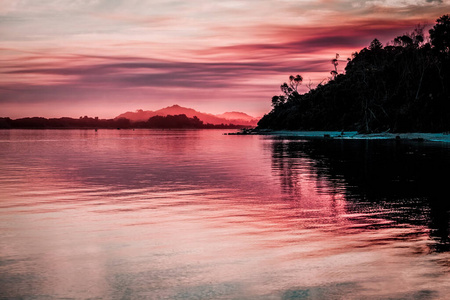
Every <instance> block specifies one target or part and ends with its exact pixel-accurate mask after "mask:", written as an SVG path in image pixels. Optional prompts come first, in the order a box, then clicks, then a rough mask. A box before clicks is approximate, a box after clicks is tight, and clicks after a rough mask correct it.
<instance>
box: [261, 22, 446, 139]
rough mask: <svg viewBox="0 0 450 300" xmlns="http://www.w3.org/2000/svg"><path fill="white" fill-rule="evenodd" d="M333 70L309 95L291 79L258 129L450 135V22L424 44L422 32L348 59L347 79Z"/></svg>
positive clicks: (438, 26) (431, 32) (419, 29)
mask: <svg viewBox="0 0 450 300" xmlns="http://www.w3.org/2000/svg"><path fill="white" fill-rule="evenodd" d="M332 64H333V66H334V70H333V71H331V78H330V80H329V81H328V82H327V83H325V84H319V85H318V86H317V87H316V88H315V89H311V90H310V91H309V92H307V93H305V94H300V93H299V92H298V90H297V88H298V86H299V85H300V84H301V83H302V81H303V78H302V76H300V75H297V76H290V78H289V82H288V83H284V84H283V85H281V91H282V94H281V95H278V96H274V97H273V98H272V106H273V109H272V111H271V112H270V113H268V114H266V115H265V116H264V117H263V118H262V119H261V120H260V121H259V123H258V128H259V129H273V130H282V129H285V130H338V131H341V130H344V131H358V132H361V133H372V132H385V131H389V132H446V131H450V17H449V16H448V15H444V16H442V17H440V18H439V19H437V22H436V24H435V25H434V27H433V28H432V29H430V30H429V41H427V40H426V39H425V35H424V33H423V27H420V26H418V27H417V28H416V29H415V30H414V31H413V32H411V33H408V34H404V35H402V36H398V37H396V38H395V39H394V40H393V41H392V44H391V45H387V46H383V45H382V44H381V43H380V42H379V41H378V40H377V39H374V40H373V41H372V42H371V43H370V45H369V47H367V48H364V49H362V50H361V51H360V52H355V53H354V54H353V55H352V58H349V59H348V62H347V66H346V68H345V73H344V74H338V72H337V68H336V67H337V65H338V55H336V58H335V59H333V60H332Z"/></svg>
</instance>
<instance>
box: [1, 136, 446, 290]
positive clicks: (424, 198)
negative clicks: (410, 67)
mask: <svg viewBox="0 0 450 300" xmlns="http://www.w3.org/2000/svg"><path fill="white" fill-rule="evenodd" d="M225 132H226V131H225ZM223 133H224V131H220V130H135V131H133V130H99V131H98V132H95V131H93V130H92V131H91V130H3V131H0V295H1V296H3V297H5V298H25V299H58V298H65V299H66V298H69V299H70V298H75V299H83V298H100V299H143V298H148V299H185V298H187V299H361V298H366V299H444V298H445V297H447V295H449V294H450V284H449V282H450V254H449V253H450V252H449V250H450V247H449V245H450V242H449V210H450V208H449V202H450V201H449V196H448V192H447V191H448V176H447V177H446V176H445V174H448V170H449V168H450V148H449V146H448V144H441V143H427V142H422V143H418V142H408V141H401V142H396V141H365V140H358V141H352V140H322V139H308V140H305V139H294V138H288V137H283V138H277V137H269V136H226V135H222V134H223ZM443 174H444V175H443ZM0 298H1V297H0Z"/></svg>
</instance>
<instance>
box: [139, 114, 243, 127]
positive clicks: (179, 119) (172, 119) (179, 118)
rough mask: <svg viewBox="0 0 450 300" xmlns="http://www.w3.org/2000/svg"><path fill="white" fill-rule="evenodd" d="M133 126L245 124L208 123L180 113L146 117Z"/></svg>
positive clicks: (229, 125) (228, 125)
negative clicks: (144, 120) (143, 120)
mask: <svg viewBox="0 0 450 300" xmlns="http://www.w3.org/2000/svg"><path fill="white" fill-rule="evenodd" d="M134 126H135V127H137V128H162V129H165V128H167V129H170V128H198V129H236V128H244V127H246V126H242V125H234V124H217V125H214V124H209V123H206V124H205V123H203V121H201V120H200V119H199V118H197V117H196V116H194V117H192V118H189V117H187V116H186V115H185V114H181V115H174V116H172V115H167V116H164V117H163V116H154V117H151V118H150V119H148V121H146V122H136V123H134Z"/></svg>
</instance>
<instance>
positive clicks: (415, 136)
mask: <svg viewBox="0 0 450 300" xmlns="http://www.w3.org/2000/svg"><path fill="white" fill-rule="evenodd" d="M229 134H230V133H229ZM235 134H236V135H247V134H250V135H252V134H253V135H271V136H280V137H295V138H323V139H340V140H410V141H414V140H415V141H419V142H421V141H431V142H445V143H450V134H449V133H447V132H442V133H423V132H411V133H387V132H385V133H368V134H363V133H358V132H356V131H347V132H341V131H290V130H274V131H270V130H243V131H241V132H237V133H231V135H235Z"/></svg>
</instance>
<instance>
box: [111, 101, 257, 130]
mask: <svg viewBox="0 0 450 300" xmlns="http://www.w3.org/2000/svg"><path fill="white" fill-rule="evenodd" d="M167 115H173V116H175V115H186V116H187V117H188V118H193V117H194V116H196V117H197V118H199V119H200V120H201V121H203V122H204V123H205V124H206V123H209V124H214V125H218V124H234V125H245V126H256V124H257V123H258V121H259V119H257V118H255V117H252V116H249V115H247V114H246V113H243V112H236V111H233V112H226V113H223V114H219V115H213V114H208V113H202V112H199V111H196V110H195V109H192V108H187V107H182V106H179V105H172V106H168V107H166V108H162V109H159V110H155V111H151V110H142V109H139V110H137V111H135V112H131V111H128V112H126V113H123V114H120V115H118V116H117V117H115V118H114V119H120V118H125V119H128V120H130V121H132V122H138V121H147V120H148V119H150V118H151V117H154V116H162V117H165V116H167Z"/></svg>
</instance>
